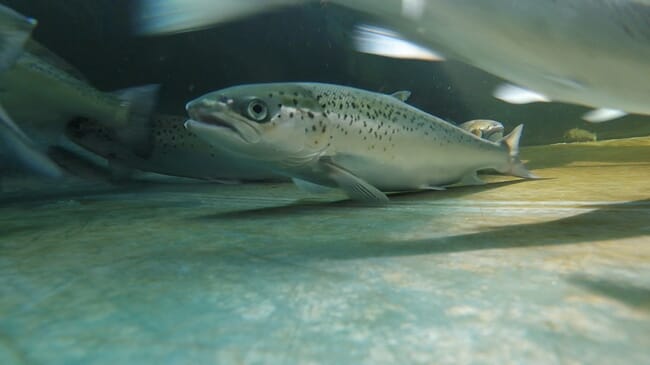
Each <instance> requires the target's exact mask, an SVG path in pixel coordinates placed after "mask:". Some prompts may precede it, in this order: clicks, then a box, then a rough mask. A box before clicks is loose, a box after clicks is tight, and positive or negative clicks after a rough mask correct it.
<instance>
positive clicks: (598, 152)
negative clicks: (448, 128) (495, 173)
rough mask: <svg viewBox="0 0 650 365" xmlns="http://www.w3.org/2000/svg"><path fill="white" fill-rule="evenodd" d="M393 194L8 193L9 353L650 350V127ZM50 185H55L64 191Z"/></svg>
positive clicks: (358, 359) (155, 359)
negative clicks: (369, 202) (647, 132)
mask: <svg viewBox="0 0 650 365" xmlns="http://www.w3.org/2000/svg"><path fill="white" fill-rule="evenodd" d="M523 158H524V159H527V160H529V166H530V167H531V168H532V169H534V171H535V173H536V174H538V175H540V176H542V177H543V178H544V179H541V180H536V181H521V180H512V179H504V178H498V179H493V182H492V183H490V184H488V185H485V186H479V187H460V188H452V189H448V190H447V191H437V192H427V193H418V194H406V195H399V196H394V197H393V203H392V204H390V205H388V206H385V207H367V206H362V205H358V204H354V203H350V202H348V201H343V200H341V199H342V195H337V194H333V195H325V196H316V197H314V196H310V195H308V194H306V193H303V192H300V191H298V190H297V189H296V188H295V187H294V186H293V185H290V184H260V185H246V186H224V185H211V184H188V183H184V184H158V185H148V184H138V185H133V186H123V187H106V186H93V187H84V188H80V187H77V186H72V187H70V186H67V187H65V186H63V187H58V188H57V189H56V190H57V191H56V192H54V191H49V192H45V193H42V192H41V193H39V192H31V193H29V194H25V193H20V192H12V193H4V194H2V195H0V363H2V364H74V363H79V364H206V363H218V364H230V363H242V364H258V363H259V364H275V363H277V364H292V363H300V364H318V363H337V364H383V363H423V364H463V363H492V364H510V363H527V364H532V363H538V364H555V363H561V364H580V363H584V364H623V363H625V364H644V363H645V364H650V346H648V345H649V344H650V138H638V139H629V140H620V141H610V142H598V143H589V144H573V145H554V146H545V147H535V148H529V149H525V150H524V151H523ZM53 190H54V189H53Z"/></svg>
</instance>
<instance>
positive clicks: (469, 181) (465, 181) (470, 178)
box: [459, 171, 485, 186]
mask: <svg viewBox="0 0 650 365" xmlns="http://www.w3.org/2000/svg"><path fill="white" fill-rule="evenodd" d="M459 184H460V185H464V186H470V185H485V181H483V180H481V178H480V177H478V175H477V174H476V171H472V172H470V173H469V174H467V175H465V176H463V178H462V179H460V182H459Z"/></svg>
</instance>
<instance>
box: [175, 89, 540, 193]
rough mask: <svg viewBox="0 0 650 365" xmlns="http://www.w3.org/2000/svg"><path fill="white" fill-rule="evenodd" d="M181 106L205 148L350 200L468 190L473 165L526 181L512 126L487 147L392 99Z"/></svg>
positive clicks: (369, 95)
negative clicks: (334, 189) (330, 189)
mask: <svg viewBox="0 0 650 365" xmlns="http://www.w3.org/2000/svg"><path fill="white" fill-rule="evenodd" d="M187 110H188V113H189V115H190V118H191V119H190V120H189V121H188V122H187V123H186V124H185V125H186V128H188V129H189V130H190V131H192V132H194V133H195V134H196V135H197V136H199V137H201V138H203V139H205V140H206V141H208V142H209V143H211V144H213V145H214V146H217V147H219V148H223V149H225V150H228V151H230V152H232V153H234V154H240V155H243V156H246V157H247V158H250V159H252V160H255V161H257V162H258V164H260V165H261V166H264V167H266V168H269V169H272V170H274V171H276V172H277V173H280V174H284V175H287V176H289V177H291V178H294V179H298V180H304V181H306V182H307V183H310V184H316V185H322V186H327V187H339V188H342V189H343V190H344V191H345V192H346V193H347V194H348V195H349V196H350V197H352V198H355V199H360V200H374V201H382V200H385V195H384V194H383V193H381V192H392V191H412V190H422V189H441V188H443V187H445V186H448V185H451V184H455V183H458V182H463V183H468V184H478V183H481V181H480V180H479V179H478V177H477V176H476V172H477V171H479V170H483V169H494V170H497V171H499V172H503V173H507V174H512V175H516V176H522V177H532V175H531V174H530V173H529V172H528V171H527V170H526V169H525V167H524V166H523V165H522V164H521V162H520V161H519V159H518V157H517V153H518V148H517V145H518V142H519V136H520V133H521V129H522V128H521V126H520V127H518V128H517V129H516V130H515V131H514V132H513V133H511V135H510V136H508V137H506V138H504V140H502V141H500V142H498V143H495V142H491V141H487V140H484V139H481V138H478V137H477V136H475V135H473V134H471V133H469V132H467V131H465V130H463V129H460V128H458V127H456V126H454V125H453V124H451V123H448V122H445V121H444V120H442V119H440V118H437V117H435V116H433V115H430V114H427V113H425V112H423V111H421V110H419V109H417V108H415V107H412V106H410V105H408V104H406V103H405V102H403V101H402V100H400V99H398V98H397V97H395V96H391V95H385V94H378V93H374V92H370V91H365V90H360V89H355V88H350V87H344V86H338V85H329V84H319V83H278V84H257V85H243V86H236V87H232V88H228V89H224V90H220V91H216V92H213V93H210V94H207V95H205V96H203V97H201V98H198V99H196V100H194V101H192V102H190V103H188V105H187Z"/></svg>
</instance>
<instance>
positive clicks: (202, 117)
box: [185, 99, 261, 147]
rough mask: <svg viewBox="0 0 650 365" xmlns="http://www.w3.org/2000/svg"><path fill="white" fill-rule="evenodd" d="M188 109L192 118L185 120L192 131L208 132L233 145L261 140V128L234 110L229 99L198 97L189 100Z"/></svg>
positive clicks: (186, 126) (212, 136) (186, 125)
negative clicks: (215, 99) (219, 99)
mask: <svg viewBox="0 0 650 365" xmlns="http://www.w3.org/2000/svg"><path fill="white" fill-rule="evenodd" d="M186 109H187V113H188V115H189V116H190V119H189V120H188V121H187V122H185V128H186V129H188V130H190V131H196V132H199V131H200V132H201V133H207V134H208V135H210V136H211V137H210V138H211V139H212V138H216V139H221V140H223V142H224V143H226V145H229V146H230V145H232V146H233V147H235V146H237V145H240V144H248V145H250V144H255V143H258V142H260V140H261V137H260V135H261V131H260V130H259V128H258V127H257V126H256V125H255V124H253V123H251V122H249V121H247V120H246V119H245V118H243V117H241V116H239V115H238V114H236V113H234V112H232V111H231V110H230V109H231V108H230V105H229V103H228V101H225V102H224V101H214V100H209V99H197V100H194V101H192V102H189V103H188V104H187V106H186ZM197 134H198V133H197ZM199 135H201V134H199Z"/></svg>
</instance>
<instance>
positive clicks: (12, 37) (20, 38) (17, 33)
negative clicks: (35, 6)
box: [0, 5, 36, 71]
mask: <svg viewBox="0 0 650 365" xmlns="http://www.w3.org/2000/svg"><path fill="white" fill-rule="evenodd" d="M35 26H36V20H34V19H30V18H27V17H24V16H22V15H20V14H18V13H17V12H15V11H13V10H11V9H9V8H7V7H6V6H4V5H0V71H3V70H6V69H8V68H10V67H11V66H12V65H13V64H14V62H15V61H16V59H17V58H18V57H19V56H20V55H21V53H22V52H23V46H24V45H25V42H26V41H27V39H28V38H29V35H30V34H31V32H32V29H34V27H35Z"/></svg>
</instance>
